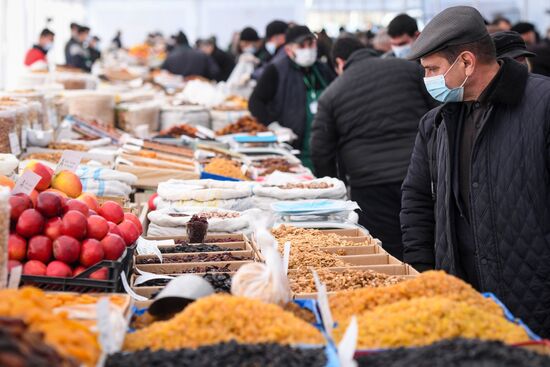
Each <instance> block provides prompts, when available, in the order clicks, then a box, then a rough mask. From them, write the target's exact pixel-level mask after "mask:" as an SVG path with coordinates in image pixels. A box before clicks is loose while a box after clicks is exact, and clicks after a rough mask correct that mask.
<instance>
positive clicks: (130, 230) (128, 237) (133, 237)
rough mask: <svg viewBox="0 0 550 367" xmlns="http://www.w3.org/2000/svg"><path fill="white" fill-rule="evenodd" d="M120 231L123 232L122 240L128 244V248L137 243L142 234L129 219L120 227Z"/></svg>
mask: <svg viewBox="0 0 550 367" xmlns="http://www.w3.org/2000/svg"><path fill="white" fill-rule="evenodd" d="M118 229H120V232H122V239H123V240H124V242H125V243H126V246H130V245H131V244H133V243H134V242H136V241H137V239H138V237H139V234H140V233H139V231H138V229H137V227H136V225H135V224H134V223H133V222H132V221H129V220H127V219H125V220H123V221H122V223H120V224H119V225H118Z"/></svg>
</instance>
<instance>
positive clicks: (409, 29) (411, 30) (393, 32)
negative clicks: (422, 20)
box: [382, 14, 420, 59]
mask: <svg viewBox="0 0 550 367" xmlns="http://www.w3.org/2000/svg"><path fill="white" fill-rule="evenodd" d="M419 34H420V32H418V25H417V24H416V19H414V18H413V17H411V16H409V15H407V14H399V15H398V16H396V17H395V18H393V19H392V21H391V22H390V24H389V25H388V36H390V43H391V48H392V49H391V51H389V52H387V53H385V54H384V55H382V57H384V58H387V57H397V58H399V59H406V58H407V56H408V55H409V53H410V52H411V45H412V43H413V42H414V41H415V40H416V39H417V38H418V35H419Z"/></svg>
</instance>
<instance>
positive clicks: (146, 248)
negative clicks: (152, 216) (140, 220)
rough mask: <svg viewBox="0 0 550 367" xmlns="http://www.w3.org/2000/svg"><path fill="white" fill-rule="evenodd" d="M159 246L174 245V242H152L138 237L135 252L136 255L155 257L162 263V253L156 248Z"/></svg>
mask: <svg viewBox="0 0 550 367" xmlns="http://www.w3.org/2000/svg"><path fill="white" fill-rule="evenodd" d="M159 245H175V242H174V240H161V241H152V240H146V239H145V238H143V237H139V238H138V240H137V247H136V251H137V254H138V255H155V256H156V257H158V258H159V260H160V262H162V253H161V252H160V249H159V248H158V246H159Z"/></svg>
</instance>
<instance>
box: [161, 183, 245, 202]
mask: <svg viewBox="0 0 550 367" xmlns="http://www.w3.org/2000/svg"><path fill="white" fill-rule="evenodd" d="M157 192H158V194H159V196H160V197H161V198H163V199H165V200H168V201H178V200H195V201H211V200H217V199H237V198H245V197H249V196H252V184H251V183H247V182H230V181H216V180H173V179H172V180H168V181H165V182H161V183H160V184H159V186H158V189H157Z"/></svg>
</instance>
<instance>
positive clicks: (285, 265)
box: [283, 241, 290, 274]
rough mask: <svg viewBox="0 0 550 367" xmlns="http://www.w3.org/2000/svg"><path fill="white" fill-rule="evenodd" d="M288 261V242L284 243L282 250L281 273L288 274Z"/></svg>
mask: <svg viewBox="0 0 550 367" xmlns="http://www.w3.org/2000/svg"><path fill="white" fill-rule="evenodd" d="M289 260H290V241H286V242H285V246H284V250H283V271H284V273H285V274H288V262H289Z"/></svg>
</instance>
